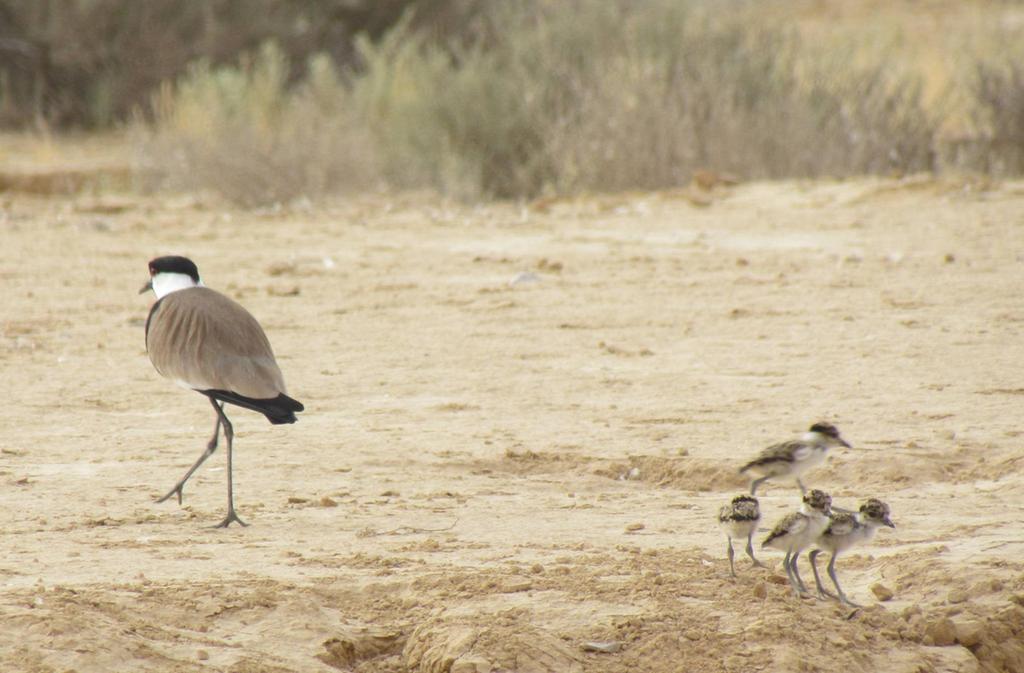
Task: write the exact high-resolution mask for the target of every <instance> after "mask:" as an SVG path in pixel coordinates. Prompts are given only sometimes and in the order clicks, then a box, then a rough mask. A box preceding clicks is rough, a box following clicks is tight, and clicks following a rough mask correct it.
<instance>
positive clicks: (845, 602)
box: [839, 596, 864, 609]
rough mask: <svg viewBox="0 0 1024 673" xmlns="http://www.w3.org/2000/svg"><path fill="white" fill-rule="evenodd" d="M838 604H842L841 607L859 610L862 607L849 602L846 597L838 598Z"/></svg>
mask: <svg viewBox="0 0 1024 673" xmlns="http://www.w3.org/2000/svg"><path fill="white" fill-rule="evenodd" d="M839 602H840V603H842V604H843V605H845V606H846V607H848V608H854V609H859V608H862V607H864V606H862V605H861V604H860V603H854V602H853V601H851V600H850V599H849V598H847V597H846V596H840V597H839Z"/></svg>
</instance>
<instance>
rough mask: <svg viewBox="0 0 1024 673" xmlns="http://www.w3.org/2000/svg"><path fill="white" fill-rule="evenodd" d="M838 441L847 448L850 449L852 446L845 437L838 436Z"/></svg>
mask: <svg viewBox="0 0 1024 673" xmlns="http://www.w3.org/2000/svg"><path fill="white" fill-rule="evenodd" d="M839 443H840V444H842V445H843V446H845V447H846V448H848V449H852V448H853V447H852V446H850V443H849V442H848V441H846V440H845V439H843V438H842V437H840V438H839Z"/></svg>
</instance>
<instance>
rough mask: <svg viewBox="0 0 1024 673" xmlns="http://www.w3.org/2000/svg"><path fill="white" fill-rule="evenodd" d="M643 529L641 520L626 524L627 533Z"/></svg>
mask: <svg viewBox="0 0 1024 673" xmlns="http://www.w3.org/2000/svg"><path fill="white" fill-rule="evenodd" d="M643 529H644V525H643V524H642V523H639V522H638V523H631V524H628V525H627V526H626V532H627V533H633V532H636V531H638V530H643Z"/></svg>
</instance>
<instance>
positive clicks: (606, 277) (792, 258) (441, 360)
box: [0, 179, 1024, 673]
mask: <svg viewBox="0 0 1024 673" xmlns="http://www.w3.org/2000/svg"><path fill="white" fill-rule="evenodd" d="M0 206H2V208H0V241H2V250H3V260H2V263H0V278H2V283H3V284H2V288H3V297H2V313H0V318H2V334H0V353H2V355H0V373H2V378H3V383H4V386H3V387H4V390H5V391H6V400H7V401H6V402H5V403H4V405H3V406H4V409H3V412H2V415H0V429H2V433H0V483H2V488H0V522H2V528H0V535H2V548H3V554H2V556H0V583H2V592H0V624H2V628H0V670H3V671H33V672H37V671H38V672H43V671H62V672H63V671H76V672H80V673H93V672H96V673H98V672H109V671H207V670H213V671H231V672H233V673H244V672H257V671H258V672H271V671H273V672H277V671H325V672H326V671H335V670H338V669H341V670H354V671H366V672H369V671H406V670H410V671H432V672H441V671H449V670H450V671H452V672H453V673H468V672H471V671H488V670H517V671H524V672H526V671H560V672H561V671H570V672H572V671H651V672H660V671H690V672H703V671H737V672H739V671H778V672H787V671H830V672H834V671H843V672H844V673H854V672H859V671H901V672H902V671H906V672H908V673H909V672H911V671H914V672H916V671H965V672H966V671H975V670H986V671H988V670H992V671H996V670H1002V671H1022V670H1024V644H1022V642H1024V608H1022V604H1024V561H1022V554H1024V524H1022V522H1024V478H1022V475H1021V470H1022V466H1024V452H1022V447H1021V444H1022V436H1024V426H1022V424H1021V405H1022V402H1024V379H1022V366H1024V365H1022V361H1024V358H1022V356H1024V345H1022V332H1024V303H1022V302H1024V267H1022V263H1024V184H1020V183H1004V184H996V185H986V184H978V183H972V182H969V181H935V180H925V179H907V180H903V181H875V180H871V181H852V182H842V183H781V184H750V185H742V186H738V187H733V188H723V187H717V188H716V190H715V191H714V192H712V193H711V194H709V195H704V196H701V197H700V198H694V194H691V193H688V192H679V193H663V194H643V195H630V196H622V197H595V198H588V199H579V200H572V201H553V202H551V201H549V202H544V203H537V204H533V205H532V206H530V207H520V206H513V205H494V206H485V207H475V208H474V207H465V206H458V205H456V204H452V203H448V202H444V201H441V200H438V199H436V198H433V197H429V196H416V195H410V196H402V197H383V196H380V197H365V198H359V199H353V200H351V201H346V202H342V203H338V204H336V205H334V206H333V207H323V208H317V209H309V210H303V209H293V210H288V211H283V212H267V213H246V212H239V211H232V210H230V209H226V208H223V207H220V206H218V205H216V204H215V203H214V202H212V201H209V200H204V199H202V198H193V197H181V198H174V199H166V198H164V199H157V198H140V197H133V196H120V195H117V194H109V193H107V194H99V195H85V196H77V197H68V198H58V197H50V198H44V197H39V196H30V195H24V194H12V193H7V194H6V195H4V194H0ZM170 253H178V254H185V255H189V256H191V257H192V258H193V259H195V260H196V261H197V263H198V264H199V266H200V270H201V272H202V273H203V275H204V278H205V281H206V282H207V284H208V285H210V286H211V287H214V288H216V289H219V290H222V291H224V292H226V293H228V294H229V295H231V296H233V297H235V298H237V299H238V300H239V301H241V302H242V303H243V304H244V305H245V306H247V307H248V308H249V309H250V310H251V311H252V312H253V314H254V315H255V316H256V317H257V318H258V319H259V320H260V321H261V322H262V323H263V325H264V327H265V329H266V331H267V333H268V335H269V337H270V339H271V342H272V343H273V345H274V348H275V351H276V352H277V354H278V358H279V362H280V365H281V368H282V370H283V371H284V374H285V377H286V379H287V381H288V383H289V392H290V393H291V394H292V395H293V396H295V397H296V398H298V399H300V400H302V401H303V402H305V404H306V412H305V413H304V414H303V415H302V416H301V420H300V422H299V423H297V424H296V425H293V426H274V427H272V426H270V425H269V424H267V423H266V422H265V421H264V419H262V418H261V417H259V416H256V415H255V414H252V413H250V412H246V411H243V410H235V411H234V412H233V413H232V414H231V417H232V419H233V420H234V423H235V429H236V433H237V437H236V456H235V488H236V503H237V506H238V510H239V514H240V515H241V516H242V518H243V519H246V520H247V521H248V522H249V523H250V524H251V526H250V527H248V528H238V527H232V528H230V529H228V530H214V529H211V528H209V526H210V525H212V524H214V523H216V522H217V521H219V520H220V518H221V517H222V516H223V514H224V507H225V471H224V457H223V454H222V453H218V454H217V455H216V456H214V457H213V458H212V459H211V460H210V461H209V462H208V463H207V465H206V466H205V467H204V468H203V469H202V470H201V471H200V472H199V473H198V475H197V476H196V477H195V478H193V480H192V481H191V482H190V483H189V484H188V486H187V487H186V490H185V500H184V504H183V506H179V505H178V504H177V503H175V502H167V503H164V504H161V505H157V504H154V500H155V498H156V497H158V496H159V495H161V494H163V493H164V492H165V491H166V490H167V489H168V488H169V487H170V486H171V485H172V484H173V483H174V481H175V480H176V479H178V478H179V477H180V476H181V474H182V473H183V472H184V470H185V469H186V468H187V467H188V466H189V465H190V464H191V463H192V461H193V460H195V458H196V457H197V456H198V455H199V453H200V451H201V450H202V448H203V445H204V443H205V441H206V439H207V436H208V435H209V433H210V430H211V428H212V425H213V415H212V413H211V410H210V408H209V405H208V404H207V402H206V401H205V400H204V399H202V398H201V397H200V396H199V395H195V394H192V393H188V392H186V391H183V390H181V389H179V388H177V387H176V386H174V385H173V384H171V383H170V382H168V381H166V380H163V379H161V378H160V377H159V376H158V375H157V374H156V372H155V371H153V369H152V367H151V366H150V363H149V361H148V359H147V358H146V354H145V350H144V344H143V323H144V320H145V317H146V313H147V311H148V308H149V304H150V303H151V301H152V297H151V296H148V295H147V296H138V295H137V294H136V291H137V289H138V288H139V286H140V285H141V284H142V283H143V282H144V280H145V279H146V262H147V261H148V259H150V258H151V257H154V256H157V255H160V254H170ZM818 419H826V420H830V421H832V422H834V423H836V424H837V425H838V426H839V427H840V429H841V430H842V431H843V433H844V435H845V436H846V437H847V438H848V439H849V440H850V441H851V442H852V443H853V444H854V448H853V449H850V450H845V449H844V450H837V451H834V452H833V453H832V455H831V457H830V459H829V461H828V463H827V464H826V465H825V466H822V467H820V468H818V469H817V470H816V471H814V472H812V473H810V474H809V475H808V479H807V481H808V482H809V483H810V484H811V485H813V486H815V487H820V488H823V489H826V490H828V491H830V492H831V493H832V494H833V495H834V497H835V499H836V501H837V502H838V503H840V504H844V505H846V506H856V504H857V502H858V501H859V500H860V499H863V498H866V497H871V496H874V497H879V498H882V499H884V500H886V501H887V502H889V504H890V505H891V507H892V510H893V518H894V520H895V522H896V525H897V528H896V530H895V531H890V530H883V531H881V532H880V533H879V534H878V536H877V537H876V539H875V541H874V542H873V543H872V544H871V545H870V546H867V547H864V548H862V549H860V550H858V551H855V552H852V553H850V554H849V555H847V556H844V557H841V559H840V561H839V564H838V569H839V575H840V579H841V580H842V581H843V582H844V588H845V590H846V592H847V593H848V594H849V595H850V596H851V598H853V599H854V600H856V601H858V602H860V603H863V604H864V605H865V608H864V609H862V610H860V611H858V612H855V613H852V614H851V612H850V611H849V610H847V609H843V608H841V607H839V606H838V605H837V604H835V603H832V602H823V601H818V600H799V599H796V598H794V597H793V596H792V595H791V594H790V593H789V591H788V589H787V587H786V586H785V585H784V579H783V577H784V576H783V573H782V571H781V569H780V567H779V565H780V564H779V561H780V558H779V554H778V553H775V552H772V551H765V552H761V556H762V558H763V559H764V560H766V561H769V562H771V565H772V568H771V569H768V570H761V569H753V568H751V567H750V566H749V565H748V564H747V563H746V560H745V558H744V557H743V556H742V555H740V556H738V568H739V575H740V576H739V578H738V579H737V580H736V581H733V580H731V579H730V578H729V576H728V564H727V562H726V558H725V542H724V538H723V537H722V536H721V534H720V532H719V531H718V529H717V527H716V525H715V523H714V517H715V513H716V511H717V509H718V507H719V506H720V505H721V504H723V503H724V502H726V501H727V500H728V499H729V498H730V497H731V496H732V495H734V494H735V493H738V492H742V491H743V489H744V488H745V485H746V484H745V481H744V480H743V479H742V478H740V477H739V476H738V475H737V474H736V473H735V472H736V468H737V467H738V466H739V465H740V464H741V463H742V461H743V460H744V459H746V458H747V457H749V456H751V455H752V454H753V453H755V452H756V451H757V450H759V449H760V448H762V447H763V446H765V445H767V444H769V443H771V442H773V441H777V440H781V439H786V438H789V437H791V436H794V435H796V434H798V433H800V432H801V431H802V430H803V429H804V428H806V427H807V426H808V425H809V424H810V423H811V422H813V421H815V420H818ZM633 468H636V469H635V470H634V469H633ZM623 476H627V477H629V478H622V477H623ZM797 495H798V491H797V489H796V488H795V487H794V486H793V485H792V484H785V483H780V484H770V485H769V486H768V488H767V489H765V493H764V497H763V498H762V508H763V510H764V511H765V521H764V522H763V526H764V527H765V528H767V527H768V526H770V525H771V523H772V522H773V521H774V520H775V519H777V518H778V517H779V516H781V515H782V514H783V513H784V512H786V511H787V510H789V509H791V508H793V507H794V506H795V505H796V503H797ZM741 559H742V560H741ZM805 567H806V566H805ZM804 575H805V577H806V578H807V579H808V580H810V572H809V571H808V570H805V571H804ZM876 584H879V585H882V586H883V587H885V588H887V589H889V590H891V592H892V594H893V597H892V598H891V600H888V601H885V602H879V600H878V599H877V598H876V595H875V593H874V592H873V591H872V586H874V585H876ZM588 642H603V643H614V644H615V645H614V646H613V648H612V649H614V648H615V647H618V648H619V649H618V651H617V652H613V653H602V652H587V651H584V649H583V645H584V644H585V643H588ZM965 646H966V647H965Z"/></svg>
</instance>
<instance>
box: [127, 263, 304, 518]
mask: <svg viewBox="0 0 1024 673" xmlns="http://www.w3.org/2000/svg"><path fill="white" fill-rule="evenodd" d="M149 276H150V280H149V282H148V283H146V284H145V285H144V286H143V287H142V290H140V291H139V294H142V293H143V292H145V291H147V290H153V292H154V293H155V294H156V302H155V303H154V304H153V308H151V309H150V311H149V318H147V319H146V351H147V352H148V353H149V359H150V360H151V361H152V362H153V366H154V367H156V370H157V371H158V372H160V374H162V375H163V376H166V377H167V378H169V379H171V380H172V381H174V382H175V383H177V384H179V385H181V386H183V387H185V388H189V389H191V390H195V391H197V392H200V393H202V394H203V395H206V397H208V398H209V400H210V403H211V404H212V405H213V408H214V410H215V411H216V412H217V423H216V424H215V425H214V427H213V437H212V438H211V439H210V441H209V442H208V443H207V445H206V450H205V451H204V452H203V454H202V455H201V456H199V460H197V461H196V462H195V464H194V465H193V466H192V467H190V468H189V470H188V472H186V473H185V476H184V477H182V478H181V481H179V482H178V483H177V484H175V485H174V488H172V489H171V490H170V491H168V492H167V494H166V495H164V496H163V497H162V498H160V499H159V500H157V502H163V501H165V500H167V499H168V498H170V497H171V496H172V495H174V494H177V495H178V503H179V504H180V503H181V492H182V489H183V488H184V486H185V482H186V481H188V479H189V477H191V476H192V473H193V472H195V471H196V470H197V469H199V466H200V465H202V464H203V461H205V460H206V459H207V458H209V457H210V455H211V454H212V453H213V452H214V451H215V450H216V449H217V435H218V434H219V433H220V428H221V427H223V428H224V438H225V439H226V440H227V445H228V514H227V516H226V517H224V520H223V521H221V522H220V523H219V524H217V527H218V528H224V527H227V526H228V525H230V524H231V522H232V521H237V522H238V523H239V524H240V525H242V526H245V525H246V523H245V522H244V521H242V520H241V519H239V518H238V515H237V514H235V503H234V498H233V496H232V487H231V442H232V439H233V438H234V430H233V429H232V427H231V422H230V421H229V420H228V417H227V415H225V413H224V404H225V403H230V404H235V405H237V406H240V407H244V408H246V409H252V410H253V411H258V412H259V413H261V414H263V415H265V416H266V417H267V420H269V421H270V422H271V423H273V424H275V425H277V424H280V423H294V422H295V420H296V418H295V412H296V411H302V410H303V407H302V404H301V403H299V402H298V401H297V400H293V399H292V398H290V397H288V395H287V394H285V387H284V377H282V376H281V370H280V369H279V368H278V366H277V362H276V361H275V360H274V352H273V351H272V350H271V348H270V342H269V341H267V336H266V334H264V333H263V328H261V327H260V324H259V323H258V322H256V319H255V318H253V317H252V315H251V314H250V313H249V312H248V311H246V310H245V309H244V308H242V306H241V305H239V304H238V303H236V302H234V301H232V300H231V299H228V298H227V297H225V296H224V295H222V294H220V293H219V292H215V291H214V290H211V289H209V288H207V287H204V286H203V283H202V281H201V280H200V279H199V270H198V269H197V268H196V265H195V264H194V263H193V262H192V260H190V259H188V258H186V257H177V256H172V257H158V258H156V259H154V260H153V261H151V262H150V263H149Z"/></svg>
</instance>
